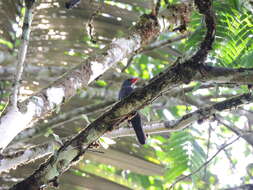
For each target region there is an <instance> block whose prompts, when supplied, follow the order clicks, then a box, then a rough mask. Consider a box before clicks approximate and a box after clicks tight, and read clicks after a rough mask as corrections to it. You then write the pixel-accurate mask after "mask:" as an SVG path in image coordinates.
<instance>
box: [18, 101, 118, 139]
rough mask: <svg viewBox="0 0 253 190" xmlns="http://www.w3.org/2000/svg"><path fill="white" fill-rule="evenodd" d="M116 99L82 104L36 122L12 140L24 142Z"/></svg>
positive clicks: (103, 106) (110, 103)
mask: <svg viewBox="0 0 253 190" xmlns="http://www.w3.org/2000/svg"><path fill="white" fill-rule="evenodd" d="M115 102H116V101H114V100H109V101H106V102H104V103H101V104H95V105H91V106H82V107H79V108H76V109H73V110H71V111H69V112H66V113H63V114H60V115H58V116H55V117H54V118H52V119H51V120H49V122H48V123H42V124H38V125H36V126H35V127H33V128H28V129H26V130H24V131H22V132H21V133H20V134H19V135H17V136H16V137H15V139H14V142H26V141H27V140H31V139H32V138H36V137H38V136H40V135H42V134H44V133H45V132H46V131H47V130H48V129H49V128H50V129H54V128H56V127H58V126H59V125H62V124H63V122H66V121H68V120H71V119H72V118H73V117H76V116H79V115H82V114H88V115H90V114H94V112H97V111H100V110H101V109H104V108H106V107H108V106H110V105H112V104H113V103H115Z"/></svg>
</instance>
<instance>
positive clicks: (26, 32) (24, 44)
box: [11, 0, 34, 107]
mask: <svg viewBox="0 0 253 190" xmlns="http://www.w3.org/2000/svg"><path fill="white" fill-rule="evenodd" d="M33 4H34V0H25V6H26V10H25V17H24V22H23V28H22V36H21V45H20V47H19V51H18V62H17V66H16V74H15V81H14V87H13V94H12V97H11V105H12V106H14V107H17V102H18V93H19V86H20V80H21V76H22V73H23V70H24V62H25V58H26V53H27V48H28V44H29V38H30V32H31V24H32V18H33V12H32V7H33Z"/></svg>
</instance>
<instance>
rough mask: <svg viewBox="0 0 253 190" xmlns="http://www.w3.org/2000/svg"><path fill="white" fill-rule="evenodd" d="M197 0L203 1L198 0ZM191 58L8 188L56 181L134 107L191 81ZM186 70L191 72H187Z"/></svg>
mask: <svg viewBox="0 0 253 190" xmlns="http://www.w3.org/2000/svg"><path fill="white" fill-rule="evenodd" d="M196 1H197V0H196ZM199 1H200V2H202V1H201V0H199ZM208 2H211V1H208ZM210 4H211V3H210ZM197 5H198V4H197ZM207 5H208V6H206V7H205V8H206V9H208V10H209V11H210V12H211V10H210V6H209V4H207ZM198 6H199V5H198ZM201 6H202V4H201ZM199 9H201V10H202V7H199ZM206 12H208V11H205V12H204V13H203V14H205V16H206V17H209V16H210V15H208V14H206ZM145 19H148V18H145ZM206 22H207V23H206V25H207V26H209V25H210V23H214V17H213V16H210V18H209V19H206ZM209 22H210V23H209ZM145 26H146V25H145ZM151 26H152V25H151ZM148 27H149V26H148ZM214 29H215V27H212V28H208V29H207V35H206V36H207V37H212V36H209V33H214ZM207 37H206V38H205V40H204V41H203V42H202V44H204V45H203V47H202V48H203V49H206V50H207V51H204V53H201V54H200V53H199V52H200V50H199V51H198V52H197V53H196V54H197V55H199V54H200V56H197V57H196V56H195V55H196V54H195V55H194V56H195V60H194V61H196V63H202V62H203V61H204V60H205V58H206V56H207V53H208V50H209V48H208V47H209V46H210V45H211V44H210V43H212V42H213V40H209V39H207ZM206 46H207V47H206ZM194 56H193V57H194ZM192 60H193V59H192V58H190V59H189V60H187V61H185V62H183V63H180V62H179V61H177V62H176V64H175V65H173V66H171V67H169V68H168V69H166V70H165V71H164V72H162V73H160V74H159V75H158V76H156V77H154V78H153V79H151V80H150V81H149V84H148V85H146V86H144V87H143V88H140V89H136V90H135V91H134V92H133V93H132V94H130V95H129V96H127V97H126V98H125V99H123V100H121V101H119V102H118V103H116V104H115V105H114V106H113V107H112V108H111V109H110V110H109V111H107V112H105V113H104V114H103V115H101V116H100V117H98V118H97V119H96V120H95V121H94V122H92V123H91V124H90V125H88V126H87V128H85V129H84V130H82V131H81V132H80V133H79V134H78V135H76V136H75V137H74V138H73V139H71V140H70V141H68V142H66V143H64V145H63V146H62V147H61V148H60V149H59V150H58V151H57V152H56V153H55V154H54V155H52V156H51V158H50V159H49V160H48V161H46V162H45V163H44V164H42V165H41V166H40V168H39V169H38V170H37V171H35V173H34V174H32V175H31V176H30V177H28V178H27V179H25V180H24V181H22V182H20V183H18V184H16V185H15V186H13V187H12V188H11V189H12V190H15V189H19V190H20V189H26V190H35V189H36V190H37V189H39V188H40V187H41V186H46V185H47V184H50V183H53V184H57V178H58V176H60V175H61V174H62V173H63V172H64V171H66V170H67V169H68V168H69V167H70V166H71V165H72V164H74V163H75V162H77V161H79V160H80V159H81V158H82V156H83V154H84V153H85V151H86V150H87V148H89V146H90V144H91V143H92V142H94V141H96V140H97V139H98V138H99V137H100V136H102V135H103V134H105V133H106V132H108V131H111V130H112V129H113V128H115V127H116V126H118V125H119V124H120V123H122V122H123V121H125V120H126V119H127V118H128V117H129V116H130V115H131V114H132V113H133V112H135V111H136V110H139V109H141V108H143V107H144V106H145V105H147V104H150V103H152V102H153V101H154V100H155V99H156V98H157V97H159V96H160V95H161V94H162V93H163V91H166V90H167V89H168V88H169V87H174V86H177V85H179V84H182V83H184V82H185V79H187V81H190V80H192V79H193V76H195V75H196V73H198V72H200V71H199V70H198V69H196V68H194V66H195V64H192V63H191V62H192ZM189 63H191V64H189ZM189 71H190V72H189ZM188 72H189V73H190V74H188ZM245 99H246V100H248V101H251V100H252V96H251V95H249V94H247V95H245ZM238 102H240V101H238ZM244 103H245V101H244Z"/></svg>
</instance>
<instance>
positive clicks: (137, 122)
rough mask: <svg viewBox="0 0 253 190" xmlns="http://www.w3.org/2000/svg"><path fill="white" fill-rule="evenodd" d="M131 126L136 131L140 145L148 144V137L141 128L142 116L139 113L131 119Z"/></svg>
mask: <svg viewBox="0 0 253 190" xmlns="http://www.w3.org/2000/svg"><path fill="white" fill-rule="evenodd" d="M130 122H131V124H132V126H133V128H134V131H135V133H136V136H137V139H138V141H139V143H140V144H145V143H146V135H145V133H144V131H143V129H142V126H141V116H140V114H139V113H136V115H135V116H134V117H133V118H132V119H131V121H130Z"/></svg>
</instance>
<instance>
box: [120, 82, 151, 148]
mask: <svg viewBox="0 0 253 190" xmlns="http://www.w3.org/2000/svg"><path fill="white" fill-rule="evenodd" d="M137 80H138V78H129V79H126V80H125V81H124V82H123V83H122V85H121V89H120V91H119V96H118V99H119V100H122V99H123V98H125V97H126V96H128V95H129V94H131V93H132V92H133V90H134V89H133V87H132V85H134V84H135V83H136V82H137ZM134 114H135V115H134V117H133V118H132V119H131V120H130V121H129V122H130V123H131V125H132V127H133V128H134V131H135V134H136V136H137V139H138V141H139V143H140V144H141V145H143V144H145V143H146V135H145V133H144V131H143V129H142V124H141V116H140V114H139V113H138V112H135V113H134Z"/></svg>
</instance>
